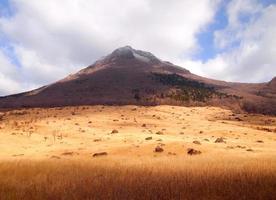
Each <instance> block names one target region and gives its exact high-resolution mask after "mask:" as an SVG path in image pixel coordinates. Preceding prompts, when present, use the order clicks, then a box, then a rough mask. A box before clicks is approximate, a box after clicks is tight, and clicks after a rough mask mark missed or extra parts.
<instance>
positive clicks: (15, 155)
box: [12, 154, 24, 157]
mask: <svg viewBox="0 0 276 200" xmlns="http://www.w3.org/2000/svg"><path fill="white" fill-rule="evenodd" d="M12 156H13V157H17V156H24V154H14V155H12Z"/></svg>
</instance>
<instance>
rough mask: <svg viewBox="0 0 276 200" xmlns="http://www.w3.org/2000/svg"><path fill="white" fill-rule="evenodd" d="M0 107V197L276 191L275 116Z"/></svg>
mask: <svg viewBox="0 0 276 200" xmlns="http://www.w3.org/2000/svg"><path fill="white" fill-rule="evenodd" d="M0 114H1V113H0ZM2 116H3V117H2V118H1V119H0V200H14V199H16V200H18V199H19V200H32V199H43V200H44V199H49V200H63V199H64V200H71V199H73V200H88V199H139V200H140V199H142V200H143V199H212V200H213V199H269V200H270V199H276V148H275V147H276V134H275V132H274V130H276V118H275V117H272V116H263V115H246V114H243V113H240V114H235V113H232V112H231V111H230V110H225V109H222V108H215V107H189V108H187V107H172V106H156V107H137V106H122V107H119V106H117V107H116V106H105V107H104V106H87V107H65V108H51V109H38V108H37V109H24V110H17V111H16V110H15V111H9V112H5V113H3V114H2ZM236 118H238V119H240V120H236ZM112 130H118V132H117V131H112ZM112 132H113V133H112ZM115 132H117V133H115ZM160 133H161V134H160ZM147 138H150V139H147ZM217 138H223V140H224V141H225V143H224V142H223V143H216V142H215V141H216V139H217ZM195 141H197V142H195ZM156 146H160V147H162V149H164V151H162V152H154V149H155V148H156ZM189 148H193V149H195V150H198V151H200V152H201V154H199V155H192V156H190V155H188V154H187V149H189ZM101 152H106V153H105V154H106V155H104V156H101V155H100V156H97V157H93V155H95V154H97V155H99V153H101Z"/></svg>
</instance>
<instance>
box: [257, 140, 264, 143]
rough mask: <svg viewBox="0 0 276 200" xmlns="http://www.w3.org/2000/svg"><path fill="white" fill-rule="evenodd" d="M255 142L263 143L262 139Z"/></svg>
mask: <svg viewBox="0 0 276 200" xmlns="http://www.w3.org/2000/svg"><path fill="white" fill-rule="evenodd" d="M256 142H258V143H264V141H262V140H257V141H256Z"/></svg>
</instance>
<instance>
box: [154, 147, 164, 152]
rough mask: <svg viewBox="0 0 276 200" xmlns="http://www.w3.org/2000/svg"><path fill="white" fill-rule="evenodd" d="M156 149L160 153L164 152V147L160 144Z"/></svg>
mask: <svg viewBox="0 0 276 200" xmlns="http://www.w3.org/2000/svg"><path fill="white" fill-rule="evenodd" d="M154 151H155V152H159V153H160V152H163V151H164V149H163V148H162V147H160V146H157V147H155V149H154Z"/></svg>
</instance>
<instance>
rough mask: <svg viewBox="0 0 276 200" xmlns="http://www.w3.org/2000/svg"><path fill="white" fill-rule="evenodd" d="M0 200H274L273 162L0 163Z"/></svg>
mask: <svg viewBox="0 0 276 200" xmlns="http://www.w3.org/2000/svg"><path fill="white" fill-rule="evenodd" d="M0 177H1V178H0V199H1V200H11V199H12V200H13V199H20V200H32V199H51V200H62V199H64V200H65V199H66V200H70V199H80V200H86V199H275V198H276V162H275V160H274V161H273V159H272V160H270V161H269V160H265V159H263V160H260V159H258V160H250V161H249V160H247V161H244V160H241V159H238V158H237V159H235V160H229V159H224V158H222V159H221V160H219V159H217V158H213V159H212V158H208V159H204V158H199V157H196V156H195V157H190V158H186V159H184V160H182V159H180V158H158V157H157V158H155V159H149V160H146V159H145V158H143V160H138V159H134V160H131V161H130V160H129V158H128V162H127V164H126V162H125V160H124V158H113V159H112V160H111V159H110V158H109V159H107V158H96V159H91V160H70V159H68V160H44V161H43V160H42V161H34V160H18V161H1V163H0Z"/></svg>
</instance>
